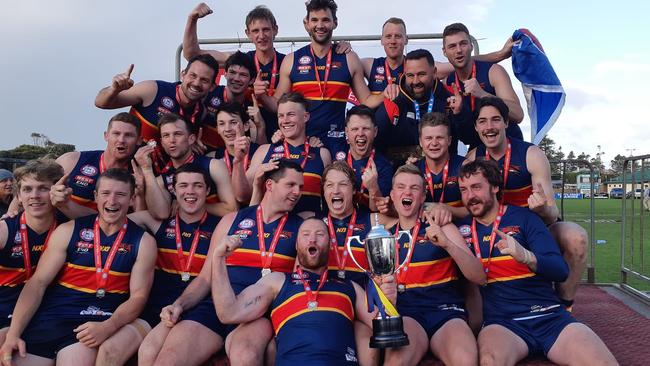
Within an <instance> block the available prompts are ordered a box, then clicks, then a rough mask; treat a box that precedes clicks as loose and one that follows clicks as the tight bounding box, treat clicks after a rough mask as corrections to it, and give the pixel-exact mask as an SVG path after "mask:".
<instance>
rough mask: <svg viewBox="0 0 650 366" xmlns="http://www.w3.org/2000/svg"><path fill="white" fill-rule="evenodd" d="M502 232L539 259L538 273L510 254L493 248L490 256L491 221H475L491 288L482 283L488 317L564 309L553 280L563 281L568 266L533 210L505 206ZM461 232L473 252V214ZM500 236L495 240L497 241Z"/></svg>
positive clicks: (509, 317)
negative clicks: (485, 223)
mask: <svg viewBox="0 0 650 366" xmlns="http://www.w3.org/2000/svg"><path fill="white" fill-rule="evenodd" d="M506 207H507V209H506V212H505V214H504V215H503V218H502V220H501V223H500V225H499V230H501V231H503V232H504V233H506V234H508V235H510V236H512V237H513V238H515V240H517V242H519V244H521V245H522V246H523V247H524V248H526V249H527V250H530V251H532V252H533V254H535V257H536V258H537V271H536V272H533V271H531V270H530V268H528V266H527V265H525V264H522V263H519V262H517V261H516V260H515V259H514V258H513V257H511V256H510V255H504V254H501V252H500V251H499V248H497V247H496V246H494V248H493V249H492V255H490V254H489V253H488V252H489V248H490V235H491V233H492V224H490V225H487V226H486V225H482V224H481V223H480V222H478V221H477V222H476V232H477V238H478V241H479V246H480V252H481V258H482V262H483V267H484V268H485V269H486V270H487V281H488V282H487V286H482V287H481V294H482V296H483V316H484V317H485V319H486V320H490V319H513V318H520V317H529V316H531V317H535V316H537V315H542V314H545V313H548V312H554V311H557V310H560V309H561V307H560V301H559V299H558V297H557V295H556V294H555V290H554V289H553V282H563V281H565V280H566V278H567V276H568V274H569V267H568V266H567V264H566V262H565V261H564V258H562V255H561V254H560V250H559V249H558V245H557V243H556V242H555V240H554V239H553V237H552V236H551V234H550V232H549V231H548V229H547V228H546V225H545V224H544V222H543V221H542V219H540V218H539V216H537V215H536V214H535V213H533V212H531V211H530V210H528V209H526V208H522V207H515V206H506ZM457 225H458V228H459V230H460V233H461V234H462V235H463V236H464V237H465V241H466V242H467V243H468V245H469V246H470V247H471V248H472V249H471V250H472V251H474V250H475V249H474V245H473V244H472V217H471V216H468V217H466V218H464V219H462V220H459V221H458V222H457ZM498 239H499V238H498V237H497V239H496V240H497V241H498Z"/></svg>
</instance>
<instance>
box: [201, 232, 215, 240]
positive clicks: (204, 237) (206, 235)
mask: <svg viewBox="0 0 650 366" xmlns="http://www.w3.org/2000/svg"><path fill="white" fill-rule="evenodd" d="M211 236H212V232H209V231H199V240H208V239H210V237H211Z"/></svg>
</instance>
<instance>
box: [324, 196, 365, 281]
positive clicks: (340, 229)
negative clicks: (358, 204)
mask: <svg viewBox="0 0 650 366" xmlns="http://www.w3.org/2000/svg"><path fill="white" fill-rule="evenodd" d="M370 215H371V213H370V212H369V211H368V210H366V209H364V208H358V209H357V217H356V220H355V223H354V229H352V234H351V235H350V237H353V236H358V237H359V239H360V240H362V241H363V240H365V239H366V235H368V233H369V232H370V229H371V228H372V223H371V222H370ZM351 219H352V216H351V215H350V216H348V217H346V218H344V219H336V218H333V217H332V222H333V225H334V231H335V232H336V241H337V244H338V249H339V257H340V258H341V259H342V258H344V257H343V250H345V251H347V248H346V243H345V237H346V236H347V234H348V226H349V224H350V220H351ZM323 221H325V223H327V221H328V218H327V216H325V217H324V218H323ZM350 244H351V245H350V246H351V247H352V251H353V252H354V259H356V260H357V262H359V264H360V265H361V266H362V267H363V268H364V269H366V270H367V269H368V258H367V257H366V250H365V247H364V245H363V243H359V242H358V241H356V240H353V241H352V242H351V243H350ZM349 256H350V253H348V254H347V256H346V257H349ZM328 269H329V271H330V273H329V275H328V276H329V278H337V275H338V273H337V272H338V270H339V267H338V262H337V261H336V253H335V252H334V251H332V250H331V247H330V253H329V260H328ZM345 278H346V279H349V280H351V281H354V282H356V283H358V284H359V285H361V286H365V284H366V282H368V276H367V275H366V274H365V273H364V272H363V271H362V270H361V269H360V268H359V267H357V265H356V264H354V262H353V261H352V258H346V261H345Z"/></svg>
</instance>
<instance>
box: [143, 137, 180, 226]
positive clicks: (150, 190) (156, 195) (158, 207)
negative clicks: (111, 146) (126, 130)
mask: <svg viewBox="0 0 650 366" xmlns="http://www.w3.org/2000/svg"><path fill="white" fill-rule="evenodd" d="M153 151H154V147H152V146H150V145H145V146H142V147H141V148H139V149H138V151H137V152H136V153H135V156H134V159H135V161H136V162H137V163H138V166H140V169H142V178H143V179H144V187H145V188H144V191H145V201H146V202H147V210H148V211H149V212H150V213H151V216H153V217H154V218H155V219H157V220H164V219H166V218H168V217H169V215H170V213H171V206H172V197H171V194H169V192H167V189H165V186H164V182H163V179H162V177H156V176H155V175H154V173H153V164H152V163H151V154H152V153H153Z"/></svg>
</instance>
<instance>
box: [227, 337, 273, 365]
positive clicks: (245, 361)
mask: <svg viewBox="0 0 650 366" xmlns="http://www.w3.org/2000/svg"><path fill="white" fill-rule="evenodd" d="M265 350H266V347H265V348H264V350H263V351H262V353H260V352H259V350H257V349H255V347H252V346H251V345H250V344H248V343H246V342H236V343H233V344H232V345H231V346H230V354H229V355H228V358H229V359H230V364H231V365H261V364H262V363H263V361H264V360H263V357H264V351H265Z"/></svg>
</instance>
